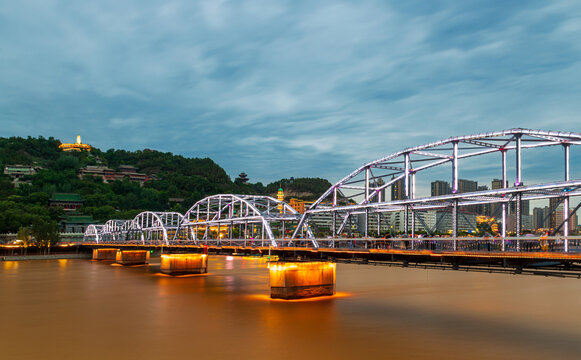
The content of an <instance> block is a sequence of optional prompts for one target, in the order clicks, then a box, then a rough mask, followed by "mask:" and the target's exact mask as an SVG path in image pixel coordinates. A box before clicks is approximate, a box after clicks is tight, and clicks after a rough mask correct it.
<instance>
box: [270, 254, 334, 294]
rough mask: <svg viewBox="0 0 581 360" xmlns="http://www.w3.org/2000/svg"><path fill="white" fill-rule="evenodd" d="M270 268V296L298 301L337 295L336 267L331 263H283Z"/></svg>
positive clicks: (273, 264)
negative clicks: (299, 299)
mask: <svg viewBox="0 0 581 360" xmlns="http://www.w3.org/2000/svg"><path fill="white" fill-rule="evenodd" d="M269 268H270V296H271V297H272V298H281V299H298V298H308V297H315V296H328V295H334V294H335V273H336V265H335V264H334V263H331V262H281V263H272V264H270V266H269Z"/></svg>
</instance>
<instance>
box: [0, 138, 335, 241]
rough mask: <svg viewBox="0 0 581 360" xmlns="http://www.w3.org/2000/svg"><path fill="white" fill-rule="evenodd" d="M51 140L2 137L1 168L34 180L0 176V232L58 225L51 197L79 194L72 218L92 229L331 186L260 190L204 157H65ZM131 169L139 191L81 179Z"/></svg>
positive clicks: (298, 184) (305, 183)
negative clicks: (218, 197) (206, 202)
mask: <svg viewBox="0 0 581 360" xmlns="http://www.w3.org/2000/svg"><path fill="white" fill-rule="evenodd" d="M59 145H60V141H58V140H56V139H54V138H52V137H51V138H48V139H46V138H43V137H38V138H32V137H28V138H26V139H25V138H20V137H11V138H0V166H1V168H2V170H4V167H5V166H7V165H28V166H31V167H34V169H35V171H36V173H35V174H31V175H25V176H22V177H21V178H20V179H19V182H20V183H19V186H18V187H15V186H14V184H13V182H12V181H13V178H11V177H10V176H8V175H5V174H4V173H3V172H2V174H0V233H5V232H16V231H18V229H19V228H20V227H22V226H29V225H31V224H34V223H39V222H51V221H60V220H62V219H63V216H64V213H65V212H64V211H63V209H62V208H59V207H49V199H50V197H51V196H52V194H54V193H78V194H80V195H81V198H82V199H83V200H84V203H83V205H82V206H81V207H80V208H79V209H78V210H77V211H76V213H79V214H84V215H91V216H93V218H94V219H95V220H96V221H98V222H104V221H106V220H108V219H111V218H118V219H129V218H133V217H134V216H135V215H136V214H138V213H139V212H141V211H144V210H151V211H168V210H173V211H179V212H181V213H184V212H186V211H187V209H188V208H189V207H190V206H192V205H193V204H194V203H195V202H196V201H198V200H200V199H202V198H204V197H206V196H208V195H212V194H218V193H235V194H268V195H276V191H277V190H278V188H279V186H281V185H282V186H283V188H284V189H285V193H286V197H285V198H286V199H288V198H289V197H291V196H293V197H299V198H301V199H304V200H313V199H316V198H317V197H318V196H320V195H321V194H322V193H323V192H324V191H325V190H327V188H329V187H330V186H331V184H330V183H329V182H328V181H327V180H324V179H310V178H297V179H293V178H291V179H281V180H279V181H275V182H272V183H271V184H269V185H267V186H264V185H263V184H262V183H259V182H258V183H250V182H246V183H243V182H240V181H232V180H231V178H230V177H229V176H228V174H227V173H226V171H224V169H223V168H222V167H220V166H219V165H218V164H216V163H215V162H214V161H213V160H212V159H209V158H186V157H183V156H181V155H174V154H172V153H163V152H160V151H155V150H150V149H145V150H139V151H126V150H115V149H110V150H107V151H101V150H100V149H98V148H93V149H91V151H90V152H87V151H83V152H63V151H62V150H60V149H59V148H58V146H59ZM126 165H130V166H133V167H134V168H135V170H134V171H136V172H139V173H143V174H146V175H147V176H148V177H149V180H148V181H146V182H145V183H144V184H143V185H142V184H140V183H139V182H132V181H130V180H129V179H123V180H114V181H110V182H109V183H105V182H103V179H102V178H101V177H99V176H85V177H84V178H83V179H81V178H79V170H80V169H83V168H86V167H87V166H93V167H100V168H104V167H107V168H109V169H111V171H118V170H119V168H120V167H122V166H126Z"/></svg>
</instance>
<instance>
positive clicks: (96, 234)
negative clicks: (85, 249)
mask: <svg viewBox="0 0 581 360" xmlns="http://www.w3.org/2000/svg"><path fill="white" fill-rule="evenodd" d="M183 218H184V216H183V215H182V214H180V213H177V212H152V211H144V212H141V213H139V214H138V215H137V216H136V217H135V218H133V219H132V220H116V219H112V220H108V221H107V222H106V223H105V224H103V225H89V226H88V227H87V229H86V230H85V234H84V240H85V241H95V242H96V243H100V242H141V243H142V244H145V243H157V242H163V243H164V244H166V245H169V242H170V239H171V238H172V237H173V236H174V235H175V232H176V230H177V229H178V227H179V225H180V224H181V222H182V221H183Z"/></svg>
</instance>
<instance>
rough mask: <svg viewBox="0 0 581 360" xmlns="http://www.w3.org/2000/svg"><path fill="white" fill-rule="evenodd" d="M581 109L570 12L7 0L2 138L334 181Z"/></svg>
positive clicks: (447, 5) (580, 60) (568, 127)
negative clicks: (405, 153) (442, 144)
mask: <svg viewBox="0 0 581 360" xmlns="http://www.w3.org/2000/svg"><path fill="white" fill-rule="evenodd" d="M580 114H581V2H580V1H575V0H571V1H565V0H555V1H436V0H426V1H413V0H409V1H401V0H399V1H338V0H334V1H221V0H210V1H191V0H183V1H166V0H164V1H143V0H139V1H137V0H135V1H116V0H115V1H53V0H42V1H26V0H19V1H13V0H0V124H1V132H0V136H13V135H18V136H29V135H30V136H38V135H43V136H45V137H48V136H54V137H56V138H59V139H61V140H62V141H73V140H74V138H75V136H76V135H77V134H81V135H82V137H83V141H84V142H85V143H88V144H91V145H95V146H97V147H99V148H101V149H103V150H106V149H108V148H122V149H131V150H135V149H143V148H151V149H157V150H160V151H171V152H173V153H177V154H182V155H185V156H191V157H211V158H212V159H214V160H215V161H216V162H217V163H218V164H220V165H221V166H223V167H224V168H225V169H226V171H227V172H228V174H229V175H230V176H231V177H232V179H233V178H234V177H236V175H237V174H238V173H240V172H242V171H245V172H246V173H248V175H249V178H250V179H251V181H252V182H255V181H262V182H265V183H268V182H270V181H273V180H276V179H279V178H282V177H291V176H294V177H302V176H307V177H323V178H327V179H329V180H331V181H332V182H334V181H337V180H338V179H340V178H342V177H343V176H345V175H346V174H348V173H349V172H351V171H352V170H354V169H355V168H357V167H359V166H360V165H361V164H363V163H364V162H368V161H371V160H374V159H376V158H379V157H382V156H384V155H387V154H389V153H393V152H396V151H398V150H400V149H402V148H405V147H409V146H415V145H420V144H424V143H427V142H430V141H435V140H439V139H443V138H447V137H449V136H455V135H464V134H471V133H477V132H484V131H492V130H501V129H507V128H514V127H525V128H533V129H535V128H538V129H545V130H563V131H574V132H579V131H581V126H580V124H581V122H580V120H579V118H580V117H579V115H580ZM558 159H559V160H558V161H557V162H558V163H559V164H561V160H560V159H561V158H560V157H558ZM525 160H526V158H525ZM531 160H538V159H531ZM574 161H576V160H574ZM538 163H539V162H538V161H537V165H538ZM541 163H542V162H541ZM576 164H579V162H576ZM531 169H533V170H531V171H529V174H528V175H530V177H535V176H537V175H538V176H542V175H539V174H540V173H541V171H540V170H539V167H538V166H537V167H536V168H531ZM535 169H536V170H535ZM497 173H498V171H497V170H494V172H491V173H486V174H484V175H482V177H483V178H484V179H490V178H492V177H493V176H494V175H496V174H497ZM498 175H499V174H498ZM466 176H467V177H469V176H473V177H478V176H477V174H476V173H471V174H466ZM525 182H526V179H525Z"/></svg>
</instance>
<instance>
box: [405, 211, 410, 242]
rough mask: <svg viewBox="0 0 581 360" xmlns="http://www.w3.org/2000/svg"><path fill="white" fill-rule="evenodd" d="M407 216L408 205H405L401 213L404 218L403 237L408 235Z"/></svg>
mask: <svg viewBox="0 0 581 360" xmlns="http://www.w3.org/2000/svg"><path fill="white" fill-rule="evenodd" d="M409 216H410V215H409V210H408V206H407V205H406V206H405V210H404V214H403V217H404V219H403V221H404V224H403V232H404V233H405V237H408V235H409V226H408V220H409Z"/></svg>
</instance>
